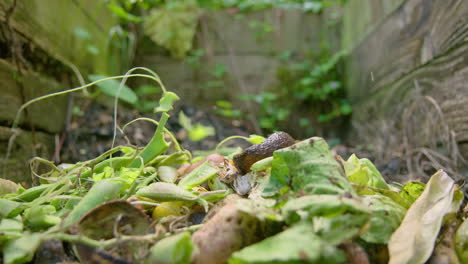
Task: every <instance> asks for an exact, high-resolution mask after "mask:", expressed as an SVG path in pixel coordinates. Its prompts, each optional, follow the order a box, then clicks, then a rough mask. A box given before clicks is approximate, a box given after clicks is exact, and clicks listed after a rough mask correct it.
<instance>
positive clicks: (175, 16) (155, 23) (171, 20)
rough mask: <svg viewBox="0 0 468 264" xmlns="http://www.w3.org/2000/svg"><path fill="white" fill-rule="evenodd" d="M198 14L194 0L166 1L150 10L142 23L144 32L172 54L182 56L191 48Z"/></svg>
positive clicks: (177, 56)
mask: <svg viewBox="0 0 468 264" xmlns="http://www.w3.org/2000/svg"><path fill="white" fill-rule="evenodd" d="M199 15H200V11H199V9H198V5H197V2H196V1H195V0H185V1H177V2H175V3H167V4H165V5H163V6H162V7H160V8H155V9H153V10H151V12H150V14H149V15H148V16H147V18H146V20H145V22H144V25H143V26H144V30H145V34H146V35H148V36H149V37H150V38H151V40H153V41H154V42H155V43H157V44H159V45H161V46H163V47H165V48H167V49H168V50H169V51H170V52H171V54H172V56H174V57H176V58H184V57H185V55H186V53H187V52H188V51H189V50H190V49H191V48H192V42H193V37H194V36H195V30H196V27H197V20H198V16H199Z"/></svg>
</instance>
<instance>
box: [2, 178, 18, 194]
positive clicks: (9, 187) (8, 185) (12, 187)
mask: <svg viewBox="0 0 468 264" xmlns="http://www.w3.org/2000/svg"><path fill="white" fill-rule="evenodd" d="M18 188H19V185H18V184H16V183H14V182H12V181H10V180H6V179H2V178H0V197H1V196H2V195H5V194H8V193H15V192H16V191H18Z"/></svg>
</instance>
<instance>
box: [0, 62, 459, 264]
mask: <svg viewBox="0 0 468 264" xmlns="http://www.w3.org/2000/svg"><path fill="white" fill-rule="evenodd" d="M135 70H145V71H147V72H149V74H135V73H133V71H135ZM129 77H144V78H150V79H152V80H154V81H156V82H157V83H158V85H160V87H161V88H162V90H163V95H162V98H161V99H160V101H159V105H158V107H157V108H156V109H155V110H156V112H159V113H160V119H159V121H154V120H151V119H137V120H135V121H142V120H145V121H150V122H153V123H154V124H155V125H156V126H157V128H156V130H155V133H154V136H153V137H152V139H151V141H150V142H149V143H148V144H147V145H146V146H144V147H136V146H132V145H128V146H112V148H111V149H110V150H108V151H107V152H105V153H104V154H102V155H100V156H98V157H96V158H95V159H92V160H88V161H82V162H78V163H76V164H69V165H59V166H56V165H55V164H53V163H52V162H49V161H47V160H44V159H41V158H35V159H33V160H32V161H31V163H32V164H35V163H41V164H45V165H47V166H49V167H50V170H49V172H47V173H45V174H41V175H39V174H37V173H35V172H34V171H33V174H34V175H35V177H37V178H38V179H39V181H40V184H39V185H37V186H34V187H32V188H29V189H24V188H23V187H21V186H20V185H17V184H15V183H13V182H10V181H7V180H1V185H0V186H1V188H0V208H2V210H1V211H0V219H1V220H0V248H1V252H2V255H1V256H2V259H3V262H4V263H8V264H9V263H25V262H29V261H31V260H34V261H35V263H46V262H40V260H41V259H42V260H43V259H44V256H43V252H49V253H50V254H54V257H55V258H57V259H60V261H65V260H68V261H70V260H71V261H74V260H75V261H76V260H78V261H80V262H82V263H96V262H98V263H102V262H103V261H104V260H105V261H111V262H113V263H231V264H238V263H345V262H346V263H387V262H389V263H399V264H400V263H425V262H426V261H428V260H430V261H434V263H440V262H438V261H439V260H443V259H450V260H451V261H452V262H451V263H466V262H467V261H468V258H467V256H468V243H467V239H466V238H467V237H468V228H467V226H468V224H467V223H468V220H467V219H466V218H467V216H468V207H466V201H465V199H464V196H463V193H462V192H461V191H460V186H458V185H457V184H456V183H455V182H454V180H452V178H451V177H450V176H449V175H448V174H447V173H446V172H445V171H443V170H439V171H438V172H436V173H435V174H434V175H432V177H431V178H430V180H429V181H428V182H427V184H423V183H419V182H407V183H405V184H404V185H403V184H397V183H391V184H389V183H387V182H386V181H385V180H384V178H383V177H382V176H381V175H380V173H379V171H378V170H377V169H376V168H375V166H374V165H373V164H372V163H371V162H370V161H369V160H367V159H359V158H358V157H357V156H355V155H352V156H351V157H350V158H349V159H348V160H343V159H342V158H341V157H339V156H336V157H335V155H334V154H333V152H332V151H330V149H329V146H328V144H327V143H326V141H325V140H324V139H322V138H319V137H312V138H309V139H306V140H303V141H295V140H293V139H291V138H289V137H288V136H286V135H285V134H282V133H279V134H273V135H272V136H270V137H269V138H267V139H265V138H263V137H260V136H255V135H252V136H250V137H248V138H245V139H246V140H247V141H249V142H250V143H252V144H253V146H252V147H250V148H248V149H246V150H244V151H242V150H231V151H226V149H223V148H222V145H223V144H224V143H225V142H226V140H225V141H223V142H221V143H220V145H219V146H218V148H217V149H216V151H213V154H211V155H207V156H206V157H203V156H200V157H192V154H191V153H190V152H189V151H188V150H185V149H183V148H182V147H181V146H180V145H179V144H178V142H177V140H175V137H174V136H173V135H172V133H171V132H170V131H168V130H167V129H165V127H164V125H165V124H166V122H167V120H168V119H169V114H168V112H169V111H170V110H171V109H172V106H173V104H174V102H175V101H176V100H178V99H179V98H178V96H177V95H175V94H174V93H172V92H169V91H166V89H165V88H164V86H163V84H162V82H161V81H160V79H159V77H158V76H157V75H156V74H155V73H153V72H151V71H149V70H147V69H144V68H136V69H132V70H131V71H129V72H128V73H127V74H126V75H123V76H116V77H110V78H106V79H101V80H97V81H95V82H93V83H90V84H88V85H85V86H81V87H78V88H74V89H70V90H68V91H64V92H59V93H56V94H52V95H48V96H44V97H41V98H37V99H35V100H32V101H30V102H28V103H26V104H25V105H23V107H22V108H21V109H20V112H19V113H18V115H17V119H16V120H15V123H14V124H13V129H16V126H17V124H18V119H19V117H20V116H21V111H22V110H23V109H25V108H26V107H27V106H29V105H30V104H32V103H34V102H36V101H38V100H42V99H47V98H49V97H51V96H54V95H60V94H64V93H67V92H72V91H79V90H82V89H85V88H86V87H89V86H91V85H94V84H96V83H98V82H102V81H104V80H107V79H119V78H120V79H123V81H122V83H121V87H123V84H124V82H125V81H126V79H127V78H129ZM118 94H119V91H118V92H117V94H116V100H115V108H117V102H118V101H117V98H118ZM114 118H115V116H114ZM115 120H117V119H116V118H115ZM131 123H133V122H131ZM131 123H129V124H126V125H125V126H123V127H122V129H119V128H118V127H117V124H115V131H117V130H122V131H124V130H125V128H126V126H127V125H130V124H131ZM227 140H229V139H227ZM283 143H284V144H283ZM221 152H222V153H223V155H221V154H219V153H221ZM31 167H32V168H34V166H31ZM64 245H65V246H64ZM70 247H71V248H72V250H71V251H69V250H68V251H67V250H65V249H64V248H70ZM52 248H54V249H55V250H52ZM57 248H58V249H59V250H57ZM71 252H72V253H71ZM49 257H50V256H49ZM43 261H44V260H43Z"/></svg>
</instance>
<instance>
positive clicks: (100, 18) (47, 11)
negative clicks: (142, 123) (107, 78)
mask: <svg viewBox="0 0 468 264" xmlns="http://www.w3.org/2000/svg"><path fill="white" fill-rule="evenodd" d="M14 1H15V0H2V1H1V2H0V5H2V7H3V8H0V20H5V14H4V13H3V11H4V10H6V9H7V8H8V7H10V6H11V5H12V4H13V2H14ZM10 24H11V26H12V28H13V29H14V30H15V31H17V32H20V33H21V34H23V35H25V36H26V37H27V38H29V39H31V41H33V42H34V43H35V44H36V45H38V46H39V47H40V48H42V49H43V50H45V51H46V52H47V53H48V54H49V55H51V56H52V57H54V58H55V59H57V60H59V61H61V62H62V63H64V64H66V65H68V64H70V63H73V64H74V65H76V66H77V67H78V68H79V69H80V70H81V71H83V72H85V73H86V72H88V73H96V72H98V73H102V74H114V73H115V72H112V71H113V70H114V71H115V70H116V69H115V67H114V66H115V65H110V64H109V60H108V58H109V57H110V55H113V56H118V54H111V50H110V43H109V40H110V39H111V38H110V37H109V31H110V29H111V28H112V27H113V26H114V25H115V24H117V20H116V18H114V17H113V15H112V13H111V12H110V11H109V10H107V8H106V3H105V2H104V1H94V0H81V1H72V0H68V1H64V0H47V1H42V0H23V1H18V0H16V8H15V9H14V12H13V15H12V16H11V19H10ZM80 32H81V33H82V34H80Z"/></svg>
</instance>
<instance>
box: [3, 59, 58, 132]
mask: <svg viewBox="0 0 468 264" xmlns="http://www.w3.org/2000/svg"><path fill="white" fill-rule="evenodd" d="M0 80H1V82H0V121H1V122H3V123H8V124H11V122H12V121H13V120H14V119H15V116H16V112H17V111H18V109H19V108H20V106H21V105H22V104H23V102H26V101H28V100H31V99H33V98H36V97H39V96H41V95H45V94H50V93H53V92H57V91H61V90H63V89H64V86H63V85H62V84H59V83H57V82H56V81H54V80H52V79H50V78H47V77H44V76H41V75H39V74H37V73H34V72H28V71H25V72H23V75H20V74H19V73H18V72H17V71H16V68H15V67H14V66H13V65H12V64H10V63H9V62H7V61H5V60H2V59H0ZM66 105H67V97H66V96H60V97H54V98H51V99H46V100H44V101H41V102H37V103H35V104H33V105H31V106H30V107H29V108H27V113H28V116H29V120H30V121H29V120H25V118H24V115H23V118H22V119H21V123H20V125H26V126H27V127H29V126H30V125H29V124H30V123H29V122H31V123H32V124H33V125H34V126H35V127H36V129H40V130H43V131H48V132H51V133H57V132H59V131H61V129H62V128H63V126H64V124H65V114H66Z"/></svg>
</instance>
